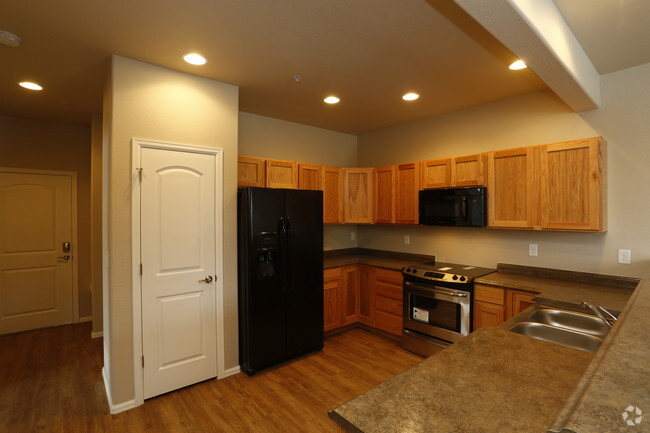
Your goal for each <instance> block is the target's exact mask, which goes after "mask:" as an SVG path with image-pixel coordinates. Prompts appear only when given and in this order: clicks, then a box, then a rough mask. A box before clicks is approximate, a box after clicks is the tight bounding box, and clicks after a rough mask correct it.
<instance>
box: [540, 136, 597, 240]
mask: <svg viewBox="0 0 650 433" xmlns="http://www.w3.org/2000/svg"><path fill="white" fill-rule="evenodd" d="M605 166H606V148H605V143H604V142H603V140H602V138H600V137H595V138H589V139H585V140H577V141H570V142H564V143H555V144H549V145H546V146H541V149H540V183H541V185H540V191H541V200H540V216H541V226H542V229H549V230H589V231H604V230H606V229H607V222H606V220H605V217H606V212H604V209H605V199H606V196H605V181H604V170H603V169H604V167H605Z"/></svg>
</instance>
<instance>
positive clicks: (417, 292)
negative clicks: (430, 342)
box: [403, 281, 471, 343]
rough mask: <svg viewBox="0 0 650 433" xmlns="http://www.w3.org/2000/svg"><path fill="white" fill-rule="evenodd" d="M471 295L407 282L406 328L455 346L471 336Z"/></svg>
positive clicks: (405, 294) (455, 290) (405, 288)
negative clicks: (466, 336)
mask: <svg viewBox="0 0 650 433" xmlns="http://www.w3.org/2000/svg"><path fill="white" fill-rule="evenodd" d="M470 302H471V299H470V292H468V291H464V290H458V289H451V288H447V287H440V286H435V285H423V284H417V283H413V282H411V281H406V282H404V304H403V305H404V307H403V308H404V329H410V330H412V331H417V332H419V333H421V334H425V335H428V336H431V337H435V338H439V339H441V340H445V341H449V342H451V343H454V342H456V341H458V340H460V339H461V338H463V336H465V335H467V334H469V326H470V305H471V304H470Z"/></svg>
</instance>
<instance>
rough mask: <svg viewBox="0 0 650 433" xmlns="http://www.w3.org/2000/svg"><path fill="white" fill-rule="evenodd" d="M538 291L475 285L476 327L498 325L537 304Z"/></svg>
mask: <svg viewBox="0 0 650 433" xmlns="http://www.w3.org/2000/svg"><path fill="white" fill-rule="evenodd" d="M535 296H537V293H536V292H528V291H525V290H515V289H509V288H506V287H498V286H486V285H483V284H475V285H474V306H473V310H474V329H473V330H477V329H479V328H482V327H483V326H498V325H500V324H502V323H503V322H505V321H506V320H508V319H510V318H511V317H514V316H516V315H517V314H519V313H521V312H522V311H524V310H525V309H526V308H528V307H530V306H531V305H533V304H535V301H533V298H535Z"/></svg>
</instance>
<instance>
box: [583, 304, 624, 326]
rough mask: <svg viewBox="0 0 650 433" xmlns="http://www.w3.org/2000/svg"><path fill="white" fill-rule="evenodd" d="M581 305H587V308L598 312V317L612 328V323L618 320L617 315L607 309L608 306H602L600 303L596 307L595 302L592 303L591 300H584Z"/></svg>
mask: <svg viewBox="0 0 650 433" xmlns="http://www.w3.org/2000/svg"><path fill="white" fill-rule="evenodd" d="M580 305H582V306H583V307H587V308H589V309H590V310H591V311H593V312H594V313H596V315H597V316H598V317H600V319H601V320H602V321H603V322H605V324H606V325H607V326H609V327H610V328H611V327H612V324H613V323H614V322H616V320H617V319H616V316H614V315H613V314H612V313H611V312H609V311H607V309H606V308H604V307H601V306H600V305H599V306H598V307H595V306H594V305H593V304H590V303H589V302H584V301H583V302H582V304H580ZM605 316H607V317H605Z"/></svg>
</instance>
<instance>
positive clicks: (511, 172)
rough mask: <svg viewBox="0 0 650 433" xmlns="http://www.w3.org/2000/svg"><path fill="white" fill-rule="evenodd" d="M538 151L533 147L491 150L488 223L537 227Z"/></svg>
mask: <svg viewBox="0 0 650 433" xmlns="http://www.w3.org/2000/svg"><path fill="white" fill-rule="evenodd" d="M536 155H537V151H536V149H535V148H533V147H521V148H518V149H509V150H500V151H497V152H490V153H489V154H488V176H487V183H488V226H489V227H507V228H519V229H533V228H536V226H535V222H536V218H535V212H536V209H537V206H536V197H537V170H536Z"/></svg>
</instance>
